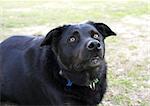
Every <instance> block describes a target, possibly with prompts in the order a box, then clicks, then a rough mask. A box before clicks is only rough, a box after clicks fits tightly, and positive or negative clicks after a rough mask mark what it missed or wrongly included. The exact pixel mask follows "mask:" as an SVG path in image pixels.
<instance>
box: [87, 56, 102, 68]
mask: <svg viewBox="0 0 150 106" xmlns="http://www.w3.org/2000/svg"><path fill="white" fill-rule="evenodd" d="M99 65H100V57H99V56H94V57H91V58H90V59H89V66H90V67H98V66H99Z"/></svg>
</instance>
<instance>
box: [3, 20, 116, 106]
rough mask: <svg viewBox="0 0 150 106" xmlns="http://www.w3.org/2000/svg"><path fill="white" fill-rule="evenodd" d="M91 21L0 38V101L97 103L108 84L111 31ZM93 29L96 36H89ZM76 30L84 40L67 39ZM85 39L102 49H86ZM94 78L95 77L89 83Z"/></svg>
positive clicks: (61, 103) (27, 103) (41, 103)
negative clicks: (107, 41)
mask: <svg viewBox="0 0 150 106" xmlns="http://www.w3.org/2000/svg"><path fill="white" fill-rule="evenodd" d="M95 25H96V24H95ZM95 25H94V22H90V23H89V22H87V23H84V24H77V25H65V26H62V27H58V28H56V29H53V30H51V31H50V32H49V33H48V34H47V36H46V37H43V36H38V37H35V36H30V37H29V36H13V37H10V38H8V39H7V40H5V41H3V42H2V43H1V44H0V56H1V58H0V79H1V80H0V84H1V86H0V94H1V102H5V101H9V102H13V103H16V104H21V105H61V106H62V105H97V104H99V103H100V102H101V100H102V98H103V96H104V93H105V92H106V87H107V76H106V75H107V66H106V62H105V60H104V54H103V53H104V49H105V46H104V38H105V37H106V36H110V35H111V34H114V35H115V33H114V32H113V31H112V30H110V28H109V27H108V28H106V27H105V31H104V29H101V28H100V27H99V28H98V26H95ZM91 30H95V31H98V32H97V34H99V38H98V39H93V38H91V35H90V34H89V32H88V31H91ZM74 31H75V32H78V33H76V34H77V36H80V38H82V41H81V40H78V42H74V43H71V44H68V43H66V42H68V40H67V41H66V39H67V38H68V37H69V38H70V35H69V34H71V32H74ZM88 34H89V35H88ZM105 34H107V35H105ZM85 35H86V36H85ZM73 36H74V35H73ZM75 36H76V35H75ZM84 36H85V37H84ZM76 39H77V38H76ZM89 41H91V42H95V41H96V42H98V43H100V45H101V49H93V50H88V49H87V48H86V45H87V44H88V42H89ZM95 56H97V57H99V59H98V60H97V61H99V62H97V64H98V65H97V64H96V63H91V62H90V61H92V60H91V58H92V59H95ZM95 61H96V59H95ZM93 64H94V65H93ZM60 72H61V73H60ZM94 79H99V81H98V82H97V83H95V87H93V88H90V87H89V84H91V83H92V84H93V80H94ZM68 80H71V81H72V82H73V84H72V85H71V86H67V83H68Z"/></svg>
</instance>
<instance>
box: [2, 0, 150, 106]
mask: <svg viewBox="0 0 150 106" xmlns="http://www.w3.org/2000/svg"><path fill="white" fill-rule="evenodd" d="M86 20H91V21H95V22H103V23H105V24H107V25H108V26H110V28H111V29H112V30H113V31H114V32H116V33H117V36H116V37H109V38H107V39H106V40H105V43H106V61H107V63H108V90H107V93H106V95H105V97H104V100H103V102H102V104H100V106H150V35H149V34H150V1H149V0H0V41H2V40H4V39H6V38H7V37H9V36H12V35H20V34H23V35H27V34H29V35H33V34H34V35H38V34H42V35H45V34H46V33H47V32H48V31H50V30H51V29H52V28H55V27H57V26H60V25H63V24H70V23H78V22H82V21H86Z"/></svg>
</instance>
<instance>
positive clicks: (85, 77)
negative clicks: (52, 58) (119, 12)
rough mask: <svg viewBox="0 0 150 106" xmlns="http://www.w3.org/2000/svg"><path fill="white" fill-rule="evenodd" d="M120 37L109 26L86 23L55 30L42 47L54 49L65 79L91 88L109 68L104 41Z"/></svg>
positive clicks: (50, 33) (48, 35)
mask: <svg viewBox="0 0 150 106" xmlns="http://www.w3.org/2000/svg"><path fill="white" fill-rule="evenodd" d="M110 35H116V34H115V33H114V32H113V31H112V30H111V29H110V28H109V27H108V26H107V25H106V24H103V23H95V22H91V21H89V22H86V23H81V24H74V25H64V26H61V27H57V28H55V29H53V30H51V31H50V32H49V33H48V34H47V36H46V37H45V39H44V40H43V42H42V44H41V46H44V45H51V47H52V50H53V52H54V54H55V55H56V57H57V59H58V63H59V65H60V67H61V69H62V70H63V71H62V75H63V76H64V77H65V78H67V79H71V80H72V81H73V82H74V83H76V84H78V85H83V86H84V85H86V86H87V85H89V84H90V83H91V81H93V80H94V79H95V78H96V77H99V76H98V73H102V72H99V71H101V69H100V68H102V66H103V65H104V64H105V62H104V55H105V45H104V39H105V38H106V37H108V36H110Z"/></svg>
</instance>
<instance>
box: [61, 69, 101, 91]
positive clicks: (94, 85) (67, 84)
mask: <svg viewBox="0 0 150 106" xmlns="http://www.w3.org/2000/svg"><path fill="white" fill-rule="evenodd" d="M59 74H60V75H61V76H62V70H60V72H59ZM97 83H99V79H98V78H96V79H95V80H93V81H92V82H91V83H90V84H89V85H88V86H89V87H90V88H91V89H92V90H95V87H96V84H97ZM72 84H73V82H72V81H71V80H70V79H67V83H66V86H67V87H71V86H72Z"/></svg>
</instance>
